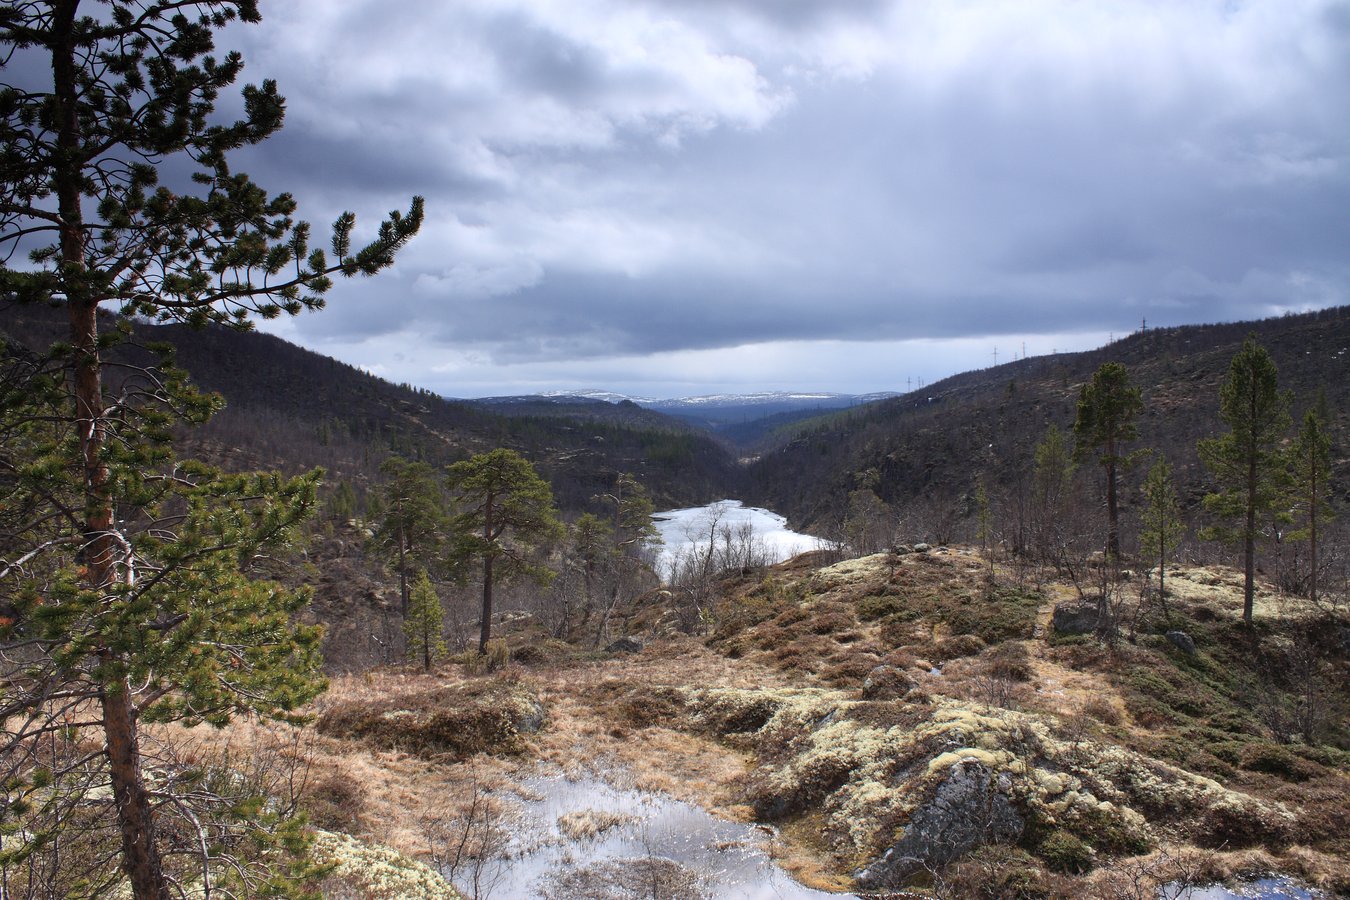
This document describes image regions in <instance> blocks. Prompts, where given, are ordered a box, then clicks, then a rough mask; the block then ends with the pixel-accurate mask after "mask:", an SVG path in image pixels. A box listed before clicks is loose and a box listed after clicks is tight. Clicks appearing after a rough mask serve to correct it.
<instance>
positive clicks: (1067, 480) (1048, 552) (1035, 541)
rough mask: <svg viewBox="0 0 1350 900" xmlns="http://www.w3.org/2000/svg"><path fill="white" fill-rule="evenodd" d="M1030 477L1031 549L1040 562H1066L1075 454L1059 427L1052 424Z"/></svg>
mask: <svg viewBox="0 0 1350 900" xmlns="http://www.w3.org/2000/svg"><path fill="white" fill-rule="evenodd" d="M1033 462H1034V467H1033V469H1032V476H1031V519H1032V521H1031V532H1032V546H1033V548H1034V549H1035V552H1036V555H1037V558H1038V560H1039V562H1040V563H1042V564H1044V563H1047V562H1052V563H1054V564H1055V565H1056V566H1061V565H1062V564H1063V563H1064V561H1065V560H1064V556H1065V551H1066V548H1067V546H1068V544H1069V543H1070V541H1071V539H1072V536H1071V535H1070V534H1069V531H1068V529H1069V522H1068V521H1067V507H1068V504H1069V501H1070V499H1071V497H1072V491H1073V475H1074V470H1075V465H1074V461H1073V454H1072V452H1071V451H1070V449H1069V445H1068V442H1067V441H1066V440H1065V437H1064V432H1062V431H1060V429H1059V426H1058V425H1054V424H1051V425H1050V426H1049V427H1047V428H1046V430H1045V436H1044V437H1042V438H1041V441H1040V443H1038V444H1037V445H1036V449H1035V451H1034V456H1033Z"/></svg>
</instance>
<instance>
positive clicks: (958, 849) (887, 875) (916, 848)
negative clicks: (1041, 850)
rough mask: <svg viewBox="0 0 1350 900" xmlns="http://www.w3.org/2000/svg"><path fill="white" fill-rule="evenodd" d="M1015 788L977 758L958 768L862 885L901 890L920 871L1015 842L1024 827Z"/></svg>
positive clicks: (863, 873) (866, 871) (861, 877)
mask: <svg viewBox="0 0 1350 900" xmlns="http://www.w3.org/2000/svg"><path fill="white" fill-rule="evenodd" d="M1011 788H1012V781H1011V779H1010V778H1009V777H1008V776H1007V775H996V774H995V773H994V772H992V771H991V770H990V769H989V768H988V767H987V766H985V765H984V763H982V762H981V761H979V760H978V759H974V758H966V759H962V760H960V761H959V762H957V763H955V764H954V765H952V767H951V768H950V769H949V770H948V772H947V777H946V778H945V779H944V780H943V781H942V783H941V784H939V785H938V788H937V791H936V793H934V795H933V799H932V800H930V801H928V802H927V803H925V804H924V805H922V806H920V807H919V808H918V809H916V810H915V811H914V814H913V815H912V816H910V820H909V824H908V825H907V826H906V827H905V833H904V835H903V836H902V837H901V838H900V840H899V841H897V842H896V843H895V845H894V846H892V847H891V848H890V849H888V850H887V851H886V852H885V853H884V854H882V856H881V858H880V859H878V860H877V861H876V862H874V863H872V865H870V866H868V867H867V868H866V869H863V870H862V871H861V872H859V873H858V875H857V879H858V884H859V886H860V887H862V888H864V889H873V888H881V887H890V886H894V885H898V884H900V883H901V882H903V881H904V879H906V878H907V877H909V876H910V875H911V874H913V873H915V872H917V871H920V870H922V869H924V868H936V867H938V866H943V865H946V864H947V863H949V862H952V861H953V860H956V859H959V858H960V857H962V856H964V855H965V854H967V853H969V852H970V851H971V850H974V849H975V848H977V847H980V846H983V845H985V844H990V843H1000V842H1006V841H1014V840H1016V839H1017V838H1019V837H1020V836H1021V835H1022V829H1023V828H1024V827H1025V825H1026V822H1025V820H1024V819H1023V817H1022V815H1021V814H1020V813H1019V812H1018V810H1017V807H1016V806H1014V805H1013V802H1012V800H1011V799H1010V798H1009V797H1008V792H1009V791H1010V790H1011Z"/></svg>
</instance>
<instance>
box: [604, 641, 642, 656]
mask: <svg viewBox="0 0 1350 900" xmlns="http://www.w3.org/2000/svg"><path fill="white" fill-rule="evenodd" d="M605 652H606V653H641V652H642V641H639V640H638V639H637V638H630V637H621V638H619V639H618V640H617V641H614V642H613V643H611V644H610V645H609V646H608V647H606V648H605Z"/></svg>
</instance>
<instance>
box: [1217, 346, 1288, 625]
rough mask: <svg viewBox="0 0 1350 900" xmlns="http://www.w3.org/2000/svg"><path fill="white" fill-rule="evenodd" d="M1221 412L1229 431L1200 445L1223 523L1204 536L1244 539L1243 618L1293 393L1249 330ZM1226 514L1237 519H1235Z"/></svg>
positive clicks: (1273, 504)
mask: <svg viewBox="0 0 1350 900" xmlns="http://www.w3.org/2000/svg"><path fill="white" fill-rule="evenodd" d="M1219 418H1220V419H1222V420H1223V423H1224V424H1225V425H1227V426H1228V433H1227V434H1225V435H1222V436H1220V437H1217V438H1204V439H1202V440H1201V441H1200V442H1199V444H1198V445H1197V449H1198V451H1199V453H1200V460H1201V462H1203V463H1204V464H1205V466H1206V467H1207V468H1208V469H1209V471H1210V473H1211V474H1212V475H1213V476H1214V478H1215V480H1217V481H1218V485H1219V490H1217V491H1215V492H1213V493H1210V494H1207V495H1206V496H1205V508H1206V509H1207V510H1209V511H1210V512H1212V513H1214V514H1215V515H1216V516H1218V517H1219V519H1220V523H1219V524H1216V525H1214V526H1212V527H1209V528H1206V529H1205V530H1204V531H1203V532H1202V536H1204V537H1205V538H1206V539H1210V540H1223V541H1228V542H1231V543H1237V544H1241V545H1242V555H1243V599H1242V619H1243V621H1245V622H1246V623H1247V624H1249V625H1250V624H1251V621H1252V608H1253V606H1254V598H1255V594H1256V539H1257V537H1258V535H1259V529H1258V522H1259V521H1260V520H1261V519H1262V517H1263V516H1265V515H1267V514H1270V513H1273V512H1275V511H1276V509H1277V508H1278V506H1279V505H1280V502H1281V500H1282V496H1283V495H1282V492H1281V475H1282V472H1283V470H1284V463H1285V461H1284V458H1283V457H1282V455H1281V451H1280V442H1281V440H1282V439H1283V437H1284V435H1285V432H1287V431H1288V429H1289V397H1288V395H1287V394H1285V393H1283V392H1281V391H1280V387H1279V373H1278V372H1277V371H1276V368H1275V361H1274V360H1273V359H1271V358H1270V354H1269V353H1267V352H1266V348H1265V347H1262V346H1261V345H1260V344H1259V343H1258V342H1257V340H1256V335H1249V336H1248V337H1247V339H1246V340H1245V341H1243V343H1242V348H1241V349H1240V350H1239V351H1238V352H1237V354H1236V355H1235V356H1234V357H1233V359H1232V362H1231V363H1230V364H1229V366H1228V375H1227V376H1226V377H1225V378H1224V380H1223V384H1222V385H1221V386H1220V388H1219ZM1223 520H1236V521H1237V524H1236V525H1228V524H1224V523H1223Z"/></svg>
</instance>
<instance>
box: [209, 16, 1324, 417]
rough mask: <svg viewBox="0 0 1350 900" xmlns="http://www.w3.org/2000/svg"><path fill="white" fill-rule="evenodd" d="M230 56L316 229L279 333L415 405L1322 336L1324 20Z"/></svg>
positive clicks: (274, 28)
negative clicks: (326, 228) (1303, 315)
mask: <svg viewBox="0 0 1350 900" xmlns="http://www.w3.org/2000/svg"><path fill="white" fill-rule="evenodd" d="M262 8H263V15H264V21H263V23H262V24H261V25H258V26H249V27H241V28H238V29H236V30H233V31H231V33H230V34H229V35H228V36H227V37H226V40H225V42H226V43H229V44H232V45H234V46H239V47H241V48H242V49H243V50H244V52H245V57H246V59H247V61H248V68H247V69H246V73H245V74H246V77H247V78H248V79H249V80H254V81H256V80H259V79H261V78H264V77H270V78H276V79H277V80H278V81H279V82H280V87H281V91H282V93H283V94H284V95H285V96H286V97H287V100H288V114H287V120H286V127H285V129H284V130H283V131H282V132H281V133H280V134H279V135H277V136H276V137H274V138H273V139H271V140H269V141H268V142H267V143H265V144H263V145H261V146H260V147H259V148H257V149H256V150H254V151H251V152H250V156H249V158H248V160H247V164H246V165H245V164H240V165H239V166H238V167H239V168H245V169H247V170H248V171H250V172H251V173H252V174H253V175H255V177H257V178H258V179H259V180H260V181H261V182H262V183H263V184H264V185H266V186H268V187H270V188H271V189H273V190H290V191H292V192H293V193H295V194H296V195H297V196H298V198H299V199H300V202H301V207H302V213H303V214H304V215H305V216H306V217H307V218H311V219H312V220H314V221H315V222H316V223H319V222H325V221H331V219H332V218H333V217H334V216H335V215H336V213H337V212H338V211H340V210H342V209H352V210H354V211H356V212H357V214H358V217H359V218H360V220H361V221H364V222H365V223H366V225H368V226H371V227H373V226H374V224H375V223H376V222H377V221H378V219H379V217H380V216H381V215H382V214H383V213H385V212H386V211H388V210H390V209H393V208H395V207H402V208H406V207H407V202H408V198H409V197H410V196H411V195H412V194H414V193H417V194H423V195H425V196H426V199H427V210H428V221H427V223H426V225H425V226H424V229H423V231H422V234H421V235H420V236H419V237H418V238H417V239H416V241H415V242H414V243H413V244H412V245H411V246H410V247H409V248H408V250H407V251H406V252H405V253H404V255H403V256H402V257H401V258H400V261H399V263H398V265H397V267H396V269H395V270H394V271H393V272H391V273H386V274H383V275H381V276H379V277H377V278H375V279H373V280H368V281H366V280H363V281H360V282H347V283H343V284H340V285H339V286H338V287H337V288H335V289H334V291H333V293H332V294H331V295H330V303H329V308H328V309H327V310H325V311H323V312H320V313H316V314H306V315H304V316H301V317H300V318H298V319H295V320H293V321H290V322H288V323H285V324H283V325H282V326H280V327H279V328H278V329H275V330H277V331H278V333H281V334H282V335H283V336H285V337H288V338H289V339H292V340H295V341H297V342H299V343H301V344H304V345H305V346H308V347H311V348H313V349H315V350H318V351H320V352H322V353H326V354H329V355H333V356H336V357H338V358H340V359H343V360H346V361H348V362H352V363H355V364H357V365H360V366H363V367H365V368H368V369H369V370H371V371H373V372H376V373H378V374H380V375H382V376H384V377H387V378H390V379H392V380H395V381H409V382H412V383H414V384H416V385H419V386H424V387H428V388H431V389H433V390H435V391H437V392H439V393H442V394H445V395H447V396H460V397H473V396H485V395H492V394H508V393H534V392H537V391H542V390H551V389H568V388H585V387H603V388H608V389H612V390H617V391H622V392H626V393H630V394H636V395H643V396H654V397H670V396H685V395H691V394H705V393H713V392H722V391H737V392H741V391H750V390H773V389H787V388H803V389H820V390H835V391H843V392H853V393H856V392H867V391H877V390H905V389H906V387H907V386H908V385H912V384H917V379H920V378H922V379H924V380H925V381H928V382H931V381H934V380H936V379H938V378H940V377H943V376H945V375H948V374H952V373H954V372H957V371H964V370H966V369H970V368H976V367H981V366H987V365H990V364H992V363H993V361H994V353H995V352H997V354H998V357H997V358H998V361H1000V362H1006V361H1008V360H1010V359H1011V358H1012V357H1013V356H1014V355H1020V354H1022V353H1023V347H1024V346H1025V352H1026V353H1028V354H1032V355H1035V354H1040V353H1048V352H1051V351H1052V350H1054V349H1061V350H1063V349H1081V348H1085V347H1089V346H1096V345H1098V344H1100V343H1102V342H1104V341H1106V340H1107V339H1108V337H1109V336H1110V335H1111V334H1112V333H1114V334H1116V335H1120V334H1122V333H1125V332H1129V331H1132V330H1135V329H1137V328H1138V327H1139V325H1140V323H1141V321H1143V320H1144V319H1147V320H1148V323H1149V324H1150V325H1151V326H1152V325H1168V324H1182V323H1189V322H1212V321H1232V320H1237V319H1248V318H1259V317H1263V316H1269V315H1279V314H1281V313H1283V312H1285V311H1290V310H1292V311H1302V310H1308V309H1315V308H1321V307H1326V306H1331V305H1337V304H1342V303H1346V302H1350V300H1348V299H1347V298H1348V297H1350V2H1333V0H1252V2H1243V0H1225V2H1220V0H1092V2H1084V0H1004V2H993V0H989V2H984V0H951V2H937V0H895V2H892V0H835V2H830V0H463V2H456V3H428V2H425V0H342V2H337V0H286V2H267V3H264V4H262Z"/></svg>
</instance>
